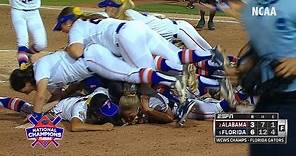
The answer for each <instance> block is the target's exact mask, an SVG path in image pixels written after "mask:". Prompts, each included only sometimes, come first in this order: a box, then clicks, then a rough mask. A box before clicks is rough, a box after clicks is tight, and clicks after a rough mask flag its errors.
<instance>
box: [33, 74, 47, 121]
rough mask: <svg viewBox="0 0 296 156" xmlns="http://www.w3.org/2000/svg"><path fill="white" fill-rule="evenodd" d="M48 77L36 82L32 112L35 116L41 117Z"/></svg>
mask: <svg viewBox="0 0 296 156" xmlns="http://www.w3.org/2000/svg"><path fill="white" fill-rule="evenodd" d="M47 85H48V79H42V80H40V81H38V82H37V92H36V94H35V97H34V113H33V115H35V117H37V119H38V118H41V113H42V107H43V104H44V103H45V94H46V91H47Z"/></svg>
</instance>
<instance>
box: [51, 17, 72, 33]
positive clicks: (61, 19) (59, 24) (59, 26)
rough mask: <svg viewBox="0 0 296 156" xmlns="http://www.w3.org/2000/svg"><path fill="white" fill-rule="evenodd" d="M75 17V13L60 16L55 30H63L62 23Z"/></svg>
mask: <svg viewBox="0 0 296 156" xmlns="http://www.w3.org/2000/svg"><path fill="white" fill-rule="evenodd" d="M74 18H75V15H74V14H70V15H65V16H61V17H58V19H57V23H56V25H55V27H54V28H53V31H61V30H62V28H61V27H62V24H63V23H65V22H66V21H68V20H70V19H74Z"/></svg>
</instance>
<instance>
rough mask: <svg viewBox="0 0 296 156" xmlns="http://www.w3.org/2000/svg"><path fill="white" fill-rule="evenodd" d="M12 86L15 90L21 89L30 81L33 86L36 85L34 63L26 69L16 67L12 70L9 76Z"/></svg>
mask: <svg viewBox="0 0 296 156" xmlns="http://www.w3.org/2000/svg"><path fill="white" fill-rule="evenodd" d="M9 82H10V86H11V88H12V89H13V90H15V91H20V90H21V89H23V88H24V87H25V86H26V83H27V82H29V83H31V84H32V85H33V86H35V85H36V80H35V78H34V70H33V65H32V64H31V65H29V66H28V67H27V68H26V69H15V70H14V71H12V73H11V74H10V77H9Z"/></svg>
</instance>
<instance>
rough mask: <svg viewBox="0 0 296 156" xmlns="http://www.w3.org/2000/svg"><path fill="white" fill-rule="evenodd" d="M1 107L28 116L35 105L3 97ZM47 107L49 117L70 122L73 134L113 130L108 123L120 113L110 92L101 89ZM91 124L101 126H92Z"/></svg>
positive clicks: (0, 100)
mask: <svg viewBox="0 0 296 156" xmlns="http://www.w3.org/2000/svg"><path fill="white" fill-rule="evenodd" d="M0 107H4V108H7V109H10V110H14V111H16V112H20V113H23V114H24V115H26V116H28V115H30V114H32V113H33V105H31V104H30V103H27V102H26V101H24V100H21V99H19V98H9V97H1V98H0ZM45 107H47V108H44V109H43V110H44V112H47V114H48V116H49V117H56V116H60V117H61V118H62V119H63V120H65V121H70V124H71V126H70V128H71V129H70V130H71V131H73V132H75V131H99V130H112V128H113V125H112V124H111V123H107V122H108V120H109V119H110V118H113V117H115V116H116V115H118V112H119V110H118V106H117V105H116V104H114V103H112V102H111V101H110V98H109V93H108V91H107V90H106V89H104V88H101V87H100V88H97V89H96V90H95V91H94V92H93V93H92V94H90V95H88V96H84V97H79V96H78V97H69V98H66V99H63V100H61V101H54V102H52V103H50V104H46V105H45ZM109 121H111V120H109ZM91 122H96V124H100V125H94V124H90V123H91Z"/></svg>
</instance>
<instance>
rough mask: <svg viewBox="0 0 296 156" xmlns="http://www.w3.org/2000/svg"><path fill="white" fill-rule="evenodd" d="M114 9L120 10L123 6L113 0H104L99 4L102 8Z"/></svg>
mask: <svg viewBox="0 0 296 156" xmlns="http://www.w3.org/2000/svg"><path fill="white" fill-rule="evenodd" d="M107 6H109V7H114V8H119V7H120V6H121V4H118V3H116V2H114V1H112V0H103V1H101V2H100V3H98V7H100V8H105V7H107Z"/></svg>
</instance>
